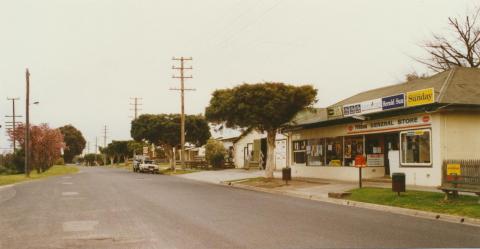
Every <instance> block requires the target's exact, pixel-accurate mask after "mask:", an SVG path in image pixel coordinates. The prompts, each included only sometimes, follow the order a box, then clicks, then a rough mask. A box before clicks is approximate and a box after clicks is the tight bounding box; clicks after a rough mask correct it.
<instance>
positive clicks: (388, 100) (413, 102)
mask: <svg viewBox="0 0 480 249" xmlns="http://www.w3.org/2000/svg"><path fill="white" fill-rule="evenodd" d="M434 93H435V91H434V89H433V88H426V89H421V90H417V91H412V92H407V93H406V94H404V93H399V94H396V95H392V96H387V97H383V98H378V99H373V100H368V101H363V102H360V103H355V104H349V105H344V106H343V109H342V108H340V109H338V108H339V106H335V107H332V108H328V109H327V112H328V117H340V116H342V110H343V116H344V117H349V116H355V115H362V114H367V113H373V112H381V111H385V110H390V109H395V108H403V107H412V106H419V105H427V104H432V103H434V102H435V95H434Z"/></svg>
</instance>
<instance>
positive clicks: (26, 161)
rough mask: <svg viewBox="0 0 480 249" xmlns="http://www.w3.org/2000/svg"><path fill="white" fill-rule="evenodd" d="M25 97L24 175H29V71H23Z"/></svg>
mask: <svg viewBox="0 0 480 249" xmlns="http://www.w3.org/2000/svg"><path fill="white" fill-rule="evenodd" d="M25 81H26V97H25V176H27V177H29V176H30V167H29V166H30V165H29V163H30V72H29V71H28V68H27V70H26V71H25Z"/></svg>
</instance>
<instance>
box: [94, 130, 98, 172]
mask: <svg viewBox="0 0 480 249" xmlns="http://www.w3.org/2000/svg"><path fill="white" fill-rule="evenodd" d="M97 154H98V137H95V166H97V165H96V164H97Z"/></svg>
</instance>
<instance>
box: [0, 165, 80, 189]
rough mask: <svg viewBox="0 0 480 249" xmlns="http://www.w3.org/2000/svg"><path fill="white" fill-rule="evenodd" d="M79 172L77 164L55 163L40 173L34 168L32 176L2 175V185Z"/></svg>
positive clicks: (0, 178) (0, 179)
mask: <svg viewBox="0 0 480 249" xmlns="http://www.w3.org/2000/svg"><path fill="white" fill-rule="evenodd" d="M77 172H78V168H77V167H75V166H63V165H55V166H52V167H51V168H50V169H48V170H47V171H45V172H43V173H40V174H38V173H37V171H35V170H33V171H32V172H31V173H30V177H25V175H24V174H15V175H0V186H1V185H7V184H12V183H17V182H24V181H30V180H36V179H40V178H45V177H49V176H58V175H67V174H73V173H77Z"/></svg>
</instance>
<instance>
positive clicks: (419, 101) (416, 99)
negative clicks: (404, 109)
mask: <svg viewBox="0 0 480 249" xmlns="http://www.w3.org/2000/svg"><path fill="white" fill-rule="evenodd" d="M433 102H435V91H434V89H433V88H427V89H422V90H417V91H413V92H407V106H408V107H411V106H419V105H427V104H432V103H433Z"/></svg>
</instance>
